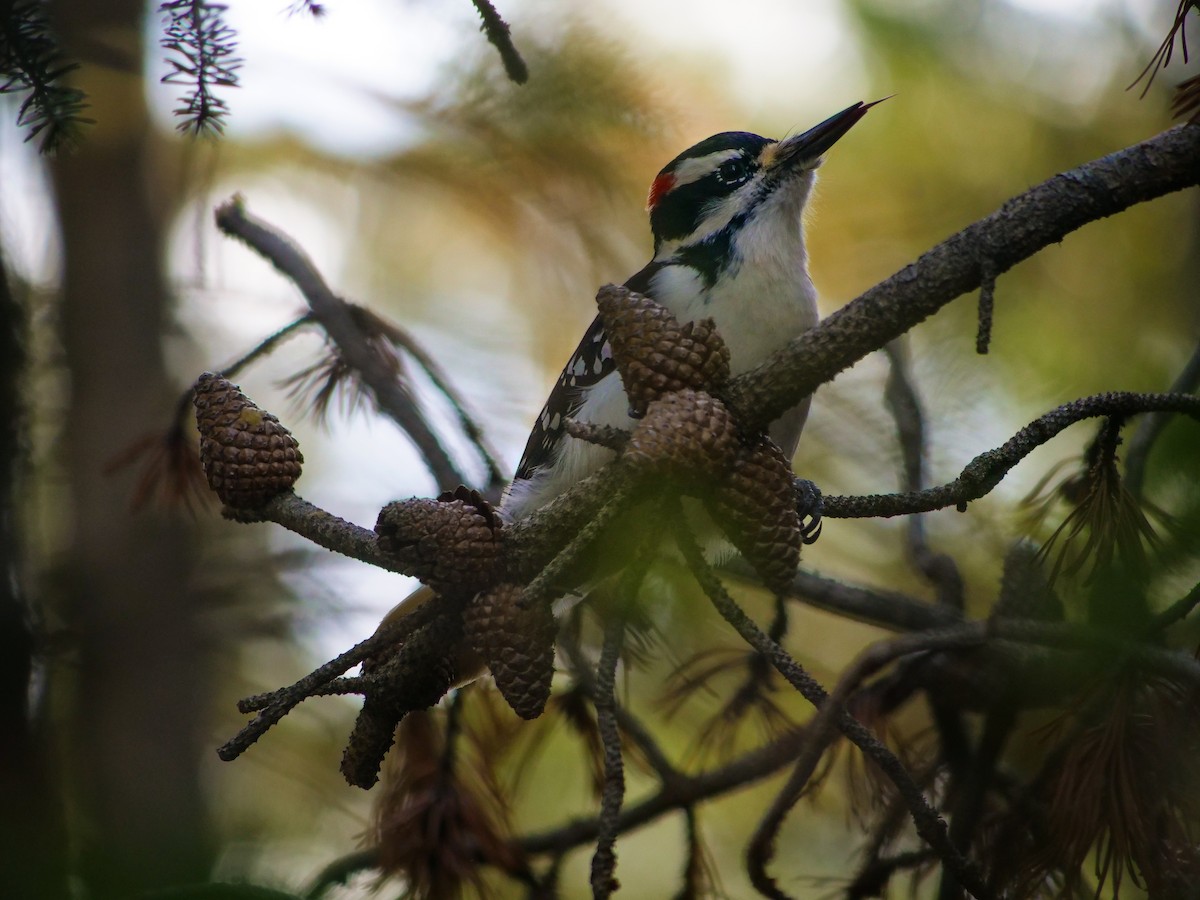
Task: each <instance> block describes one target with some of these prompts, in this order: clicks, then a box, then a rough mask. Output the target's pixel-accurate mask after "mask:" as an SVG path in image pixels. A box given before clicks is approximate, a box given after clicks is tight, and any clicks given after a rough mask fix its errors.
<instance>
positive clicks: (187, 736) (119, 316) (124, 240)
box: [52, 0, 212, 900]
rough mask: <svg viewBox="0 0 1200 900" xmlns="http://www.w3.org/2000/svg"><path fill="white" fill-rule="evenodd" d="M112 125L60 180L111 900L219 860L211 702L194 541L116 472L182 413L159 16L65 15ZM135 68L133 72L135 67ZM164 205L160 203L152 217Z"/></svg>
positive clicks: (71, 728) (81, 634) (77, 579)
mask: <svg viewBox="0 0 1200 900" xmlns="http://www.w3.org/2000/svg"><path fill="white" fill-rule="evenodd" d="M52 11H53V15H54V19H55V22H56V24H57V25H58V28H59V30H60V33H61V34H62V36H63V40H64V45H65V48H66V51H67V53H68V54H69V55H70V56H73V57H74V58H77V59H81V60H82V61H83V62H84V67H83V69H82V70H81V74H80V78H81V82H82V84H81V86H82V87H83V88H84V89H85V90H86V91H87V93H88V95H89V97H90V101H91V104H92V107H93V109H92V110H91V114H92V115H93V116H94V118H95V119H96V120H97V124H96V125H95V126H94V127H93V128H92V129H91V130H90V131H89V133H88V135H87V139H86V141H85V142H84V144H83V146H82V148H81V150H80V151H79V152H78V153H76V154H73V155H69V156H65V157H63V158H61V159H59V160H57V161H56V163H55V165H54V183H55V189H56V193H57V201H58V209H59V216H60V224H61V228H62V234H63V247H64V257H65V263H64V265H65V268H64V275H63V295H62V317H61V321H62V335H63V345H64V349H65V353H66V362H67V366H68V368H69V373H70V391H71V396H70V404H69V408H68V411H67V421H66V426H65V430H64V444H63V448H62V450H63V462H64V467H65V472H66V478H67V481H68V485H67V486H68V488H69V504H70V508H69V509H68V510H64V514H65V515H67V516H68V519H69V522H70V529H71V535H70V538H71V543H70V551H69V558H68V559H67V560H65V566H66V572H67V575H68V578H67V584H68V587H67V592H68V597H67V602H66V606H67V612H66V618H67V621H68V624H69V628H70V630H71V632H72V633H73V634H74V635H75V636H76V639H77V650H78V661H77V666H76V667H75V668H74V669H73V670H72V671H71V673H70V674H71V676H72V677H71V679H70V681H71V684H72V694H73V696H72V700H71V703H70V713H69V719H70V721H69V725H68V728H67V731H68V733H67V740H66V746H67V747H68V748H69V764H70V766H71V773H70V781H69V783H70V785H71V789H72V793H73V796H74V797H75V799H76V801H77V803H78V806H79V811H80V813H81V822H80V833H79V836H78V838H77V845H78V847H79V851H80V855H79V864H80V872H81V874H82V876H83V878H84V880H85V883H86V884H87V886H88V888H89V891H90V896H91V897H93V898H96V900H104V898H116V897H126V896H128V895H130V894H131V893H135V892H137V891H139V890H143V889H146V888H150V887H155V886H160V885H165V884H172V883H179V882H184V881H190V880H198V879H202V878H204V877H205V875H206V874H207V872H208V870H209V867H210V864H211V854H212V847H211V841H210V835H209V830H208V825H207V814H206V810H205V804H204V798H203V795H202V791H201V786H200V781H199V777H198V771H199V765H200V761H201V754H202V753H203V752H206V751H207V743H206V741H205V740H204V738H205V737H206V731H205V728H204V722H203V717H204V712H205V710H206V708H207V700H208V697H209V691H208V679H209V671H208V667H207V643H208V642H207V640H206V638H205V636H204V634H203V631H202V629H201V627H200V621H201V613H202V611H201V610H200V609H199V608H198V599H197V597H196V596H195V593H194V591H193V589H192V584H191V581H192V574H193V562H194V560H193V552H192V547H191V544H192V539H193V535H192V534H191V529H190V527H189V525H188V523H187V522H186V520H185V519H184V517H182V516H179V515H171V514H166V513H160V512H158V511H155V510H149V511H143V512H139V513H137V514H133V513H131V512H130V510H129V498H130V479H129V477H128V476H127V477H110V476H107V475H106V474H105V473H104V469H105V466H106V464H107V463H108V462H109V461H111V460H112V459H113V457H114V456H116V455H117V454H118V453H119V452H120V451H121V450H122V449H124V448H126V447H127V446H128V445H129V444H130V443H132V442H133V441H134V440H135V439H136V438H137V437H138V436H140V435H141V434H143V433H145V432H147V431H149V430H151V429H153V428H154V427H155V426H156V425H158V424H161V420H162V417H163V414H164V411H166V410H168V409H169V408H170V402H171V401H170V396H171V393H172V389H171V387H170V385H169V383H168V379H167V374H166V369H165V364H164V362H165V361H164V359H163V353H162V345H161V337H162V335H163V332H164V329H165V327H166V325H167V307H168V291H167V285H166V283H165V279H164V276H163V273H162V257H163V222H162V221H161V211H162V210H163V209H165V208H166V207H167V206H168V204H166V203H164V202H161V201H162V199H163V194H164V188H163V187H162V186H161V185H160V184H156V183H155V181H154V175H155V173H154V170H153V166H152V164H151V154H150V150H151V147H152V142H153V134H152V132H151V129H150V125H149V121H148V118H147V110H146V107H145V101H144V97H143V90H144V88H143V82H142V78H141V66H142V59H141V57H142V35H143V28H142V23H143V16H144V12H145V10H144V9H143V6H142V4H141V3H139V2H132V0H108V2H104V3H96V2H95V0H55V2H54V3H53V4H52ZM122 54H123V55H122ZM156 200H157V201H160V202H155V201H156Z"/></svg>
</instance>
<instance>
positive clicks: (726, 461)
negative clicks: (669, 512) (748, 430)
mask: <svg viewBox="0 0 1200 900" xmlns="http://www.w3.org/2000/svg"><path fill="white" fill-rule="evenodd" d="M737 452H738V439H737V427H736V426H735V425H734V422H733V416H732V415H730V413H729V409H728V408H727V407H726V406H725V404H724V403H722V402H721V401H720V400H718V399H717V398H716V397H714V396H712V395H711V394H707V393H705V392H704V391H694V390H691V389H690V388H685V389H683V390H680V391H674V392H672V393H670V394H667V395H665V396H663V397H660V398H659V399H657V400H654V401H653V402H651V403H650V405H649V406H648V407H647V408H646V415H645V416H643V417H642V418H641V419H640V420H638V423H637V425H636V427H635V428H634V429H633V434H631V435H630V437H629V443H628V445H626V448H625V454H624V458H625V459H626V460H627V461H628V462H629V463H630V464H631V465H633V466H636V467H637V468H638V469H639V470H640V471H643V472H647V473H658V474H663V475H672V476H674V477H676V478H678V479H679V480H681V481H683V482H692V481H699V482H703V481H705V480H706V479H712V478H713V477H715V476H717V475H720V474H721V473H722V472H725V471H726V470H728V469H729V468H730V466H732V465H733V462H734V459H735V458H736V456H737Z"/></svg>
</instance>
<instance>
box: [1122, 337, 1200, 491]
mask: <svg viewBox="0 0 1200 900" xmlns="http://www.w3.org/2000/svg"><path fill="white" fill-rule="evenodd" d="M1198 388H1200V344H1198V345H1197V346H1196V349H1195V350H1194V351H1193V352H1192V356H1191V358H1190V359H1189V360H1188V361H1187V363H1186V364H1185V365H1184V367H1183V370H1182V371H1181V372H1180V373H1179V376H1178V377H1177V378H1176V379H1175V382H1174V384H1172V385H1171V389H1170V391H1169V392H1168V393H1171V394H1194V393H1196V390H1197V389H1198ZM1170 421H1171V414H1170V413H1168V412H1152V413H1150V414H1148V415H1145V416H1143V417H1142V419H1141V421H1140V422H1139V423H1138V426H1137V428H1136V429H1135V430H1134V432H1133V436H1132V437H1131V438H1130V439H1129V444H1128V445H1127V449H1126V451H1125V488H1126V490H1128V491H1129V493H1131V494H1133V496H1134V497H1141V496H1142V487H1143V485H1144V484H1145V481H1146V461H1147V459H1149V457H1150V450H1151V448H1152V447H1153V446H1154V444H1155V442H1156V441H1157V440H1158V436H1159V435H1160V434H1162V432H1163V429H1164V428H1166V427H1167V423H1168V422H1170Z"/></svg>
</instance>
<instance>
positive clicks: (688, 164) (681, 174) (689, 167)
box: [671, 150, 743, 188]
mask: <svg viewBox="0 0 1200 900" xmlns="http://www.w3.org/2000/svg"><path fill="white" fill-rule="evenodd" d="M742 155H743V153H742V151H741V150H718V151H716V152H715V153H709V154H706V155H704V156H698V157H696V158H695V159H685V160H684V161H683V162H681V163H680V164H679V165H678V166H677V167H676V168H675V171H674V172H672V173H671V174H672V175H674V176H675V184H674V185H672V187H676V188H677V187H682V186H683V185H685V184H691V183H692V182H693V181H699V180H700V179H701V178H703V177H704V176H705V175H709V174H711V173H712V172H714V171H716V168H717V166H719V165H721V163H723V162H728V161H729V160H731V159H738V158H739V157H741V156H742Z"/></svg>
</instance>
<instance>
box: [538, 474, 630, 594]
mask: <svg viewBox="0 0 1200 900" xmlns="http://www.w3.org/2000/svg"><path fill="white" fill-rule="evenodd" d="M630 493H631V491H630V489H629V487H628V486H626V487H624V488H618V489H617V490H616V491H615V492H613V493H612V494H611V496H610V497H609V499H608V502H607V503H605V505H604V506H603V507H601V509H600V510H599V511H598V512H597V513H596V516H595V518H593V519H592V520H591V521H590V522H588V523H587V524H586V525H584V526H583V527H581V528H580V529H579V530H578V531H577V532H576V533H575V535H574V537H572V538H571V540H570V541H569V542H568V543H567V545H566V546H565V547H563V548H562V550H560V551H559V552H558V554H557V555H556V556H555V557H554V559H552V560H551V561H550V562H548V563H547V564H546V565H545V567H544V568H543V569H542V570H541V572H539V573H538V575H537V577H536V578H534V579H533V580H532V581H531V582H529V584H528V585H527V586H526V588H525V593H524V596H523V598H522V603H523V604H526V605H533V604H536V603H543V602H546V601H549V600H551V599H553V598H554V596H555V595H557V594H561V593H562V591H563V583H564V579H565V577H566V575H567V573H568V572H569V570H570V569H571V567H572V566H574V565H575V564H576V563H577V562H578V561H579V557H580V556H581V555H582V554H583V553H584V551H586V550H587V549H588V548H589V547H591V546H592V544H593V543H594V542H595V541H596V539H597V538H598V537H599V536H600V535H601V534H603V533H604V529H606V528H607V527H608V525H609V523H610V522H612V521H613V519H615V518H616V517H617V516H618V515H620V514H621V513H622V512H624V511H625V502H626V500H627V499H628V497H629V495H630Z"/></svg>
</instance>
